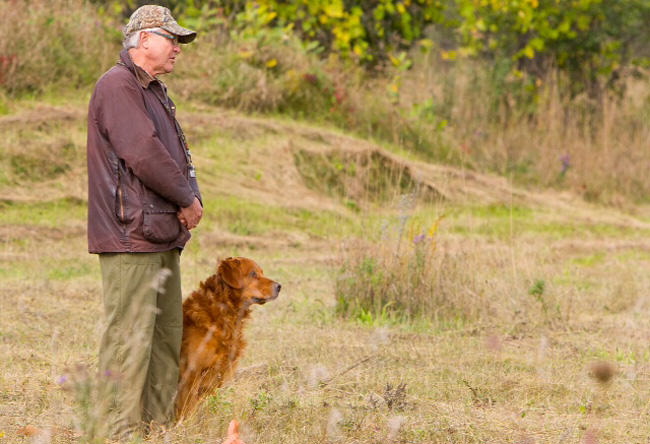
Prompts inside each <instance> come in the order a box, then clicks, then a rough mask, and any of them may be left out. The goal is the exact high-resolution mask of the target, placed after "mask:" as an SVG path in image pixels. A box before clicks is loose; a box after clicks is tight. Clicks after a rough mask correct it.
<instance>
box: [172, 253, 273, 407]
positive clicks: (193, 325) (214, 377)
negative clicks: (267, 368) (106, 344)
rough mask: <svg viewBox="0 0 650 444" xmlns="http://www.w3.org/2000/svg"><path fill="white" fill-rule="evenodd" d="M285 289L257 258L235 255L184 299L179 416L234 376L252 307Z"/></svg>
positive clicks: (242, 348)
mask: <svg viewBox="0 0 650 444" xmlns="http://www.w3.org/2000/svg"><path fill="white" fill-rule="evenodd" d="M280 289H281V285H280V284H279V283H277V282H275V281H272V280H271V279H268V278H267V277H265V276H264V272H263V271H262V269H261V268H260V267H259V266H258V265H257V264H256V263H255V262H254V261H252V260H251V259H247V258H244V257H229V258H227V259H224V260H223V261H221V263H220V264H219V267H218V269H217V273H216V274H213V275H212V276H210V277H209V278H208V279H206V280H205V282H201V285H200V288H199V289H198V290H196V291H194V292H193V293H192V294H191V295H190V296H189V297H188V298H187V299H186V300H185V302H183V342H182V345H181V359H180V380H179V384H178V395H177V397H176V418H177V419H181V418H182V417H183V416H187V415H188V414H189V413H191V412H192V411H193V410H194V408H195V407H196V405H197V403H198V401H199V400H200V399H201V397H202V396H205V395H206V394H209V393H210V392H212V391H213V390H214V389H215V388H217V387H220V386H221V385H222V384H223V382H224V381H225V380H226V379H228V378H229V377H230V376H232V374H233V372H234V370H235V367H236V366H237V361H238V360H239V358H240V356H241V354H242V352H243V350H244V347H246V342H245V341H244V337H243V335H242V331H243V328H244V324H245V322H246V320H247V319H248V318H249V317H250V314H251V306H252V305H253V304H265V303H266V302H267V301H270V300H273V299H275V298H277V297H278V294H279V293H280Z"/></svg>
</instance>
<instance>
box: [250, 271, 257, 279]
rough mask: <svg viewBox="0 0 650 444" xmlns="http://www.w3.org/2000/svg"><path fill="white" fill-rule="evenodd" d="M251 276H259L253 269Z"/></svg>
mask: <svg viewBox="0 0 650 444" xmlns="http://www.w3.org/2000/svg"><path fill="white" fill-rule="evenodd" d="M251 277H252V278H253V279H255V278H257V273H256V272H255V270H253V271H251Z"/></svg>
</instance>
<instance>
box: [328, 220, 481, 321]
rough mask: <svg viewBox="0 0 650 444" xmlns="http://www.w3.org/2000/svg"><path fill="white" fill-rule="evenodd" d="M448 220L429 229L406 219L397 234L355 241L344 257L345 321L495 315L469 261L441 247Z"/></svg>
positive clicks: (341, 303) (340, 305)
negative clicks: (443, 225) (480, 297)
mask: <svg viewBox="0 0 650 444" xmlns="http://www.w3.org/2000/svg"><path fill="white" fill-rule="evenodd" d="M441 220H442V218H438V219H436V220H435V221H434V222H433V223H432V224H431V225H429V226H428V227H427V228H425V229H423V228H422V227H423V225H422V223H420V222H418V221H417V220H415V219H413V220H410V221H409V222H407V221H406V219H404V218H402V220H401V222H400V223H399V226H398V227H397V230H396V233H392V234H391V233H390V232H389V230H388V228H385V231H384V233H383V235H381V236H380V238H379V239H373V240H372V241H361V240H358V241H355V242H353V243H352V244H351V245H348V246H347V248H346V249H345V251H344V253H343V254H344V259H343V261H342V265H341V266H340V268H339V270H338V273H337V279H336V287H335V295H336V300H337V307H336V310H337V312H338V313H339V314H340V315H343V316H349V317H352V318H357V319H360V320H361V321H363V322H372V321H373V320H383V321H386V320H395V321H397V320H399V321H403V320H414V319H419V318H427V319H438V318H441V319H459V320H467V319H472V318H476V317H478V316H479V315H480V314H482V313H485V312H486V310H489V307H487V306H485V305H481V304H480V303H478V302H479V301H477V300H476V297H477V296H478V295H479V294H480V293H481V292H482V290H481V289H480V287H479V285H478V282H477V277H478V274H477V273H474V272H472V270H469V269H468V264H469V263H470V262H471V261H470V260H469V259H470V258H469V256H468V255H467V254H465V253H463V252H462V251H453V250H450V249H447V248H445V247H444V246H442V247H441V245H439V235H438V227H439V224H440V221H441Z"/></svg>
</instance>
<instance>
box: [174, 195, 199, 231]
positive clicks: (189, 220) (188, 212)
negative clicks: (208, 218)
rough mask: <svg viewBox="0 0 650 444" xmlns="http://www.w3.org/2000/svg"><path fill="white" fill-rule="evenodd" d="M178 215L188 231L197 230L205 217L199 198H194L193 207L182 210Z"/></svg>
mask: <svg viewBox="0 0 650 444" xmlns="http://www.w3.org/2000/svg"><path fill="white" fill-rule="evenodd" d="M177 215H178V220H180V221H181V223H182V224H183V226H184V227H185V228H187V229H188V230H191V229H192V228H195V227H196V226H197V225H198V224H199V221H200V220H201V217H203V207H202V206H201V202H200V201H199V198H198V197H194V202H192V205H190V206H189V207H186V208H181V209H180V210H179V211H178V213H177Z"/></svg>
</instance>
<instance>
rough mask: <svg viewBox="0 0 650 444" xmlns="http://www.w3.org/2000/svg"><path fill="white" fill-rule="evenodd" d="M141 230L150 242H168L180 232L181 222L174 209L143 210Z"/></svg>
mask: <svg viewBox="0 0 650 444" xmlns="http://www.w3.org/2000/svg"><path fill="white" fill-rule="evenodd" d="M142 232H143V234H144V238H145V239H147V240H148V241H150V242H154V243H158V244H163V243H168V242H171V241H173V240H175V239H176V238H178V236H179V235H180V233H181V223H180V221H179V220H178V216H177V215H176V211H168V210H167V211H165V210H151V211H150V210H147V209H145V210H144V212H143V222H142Z"/></svg>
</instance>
